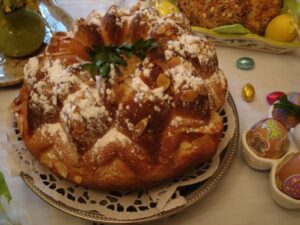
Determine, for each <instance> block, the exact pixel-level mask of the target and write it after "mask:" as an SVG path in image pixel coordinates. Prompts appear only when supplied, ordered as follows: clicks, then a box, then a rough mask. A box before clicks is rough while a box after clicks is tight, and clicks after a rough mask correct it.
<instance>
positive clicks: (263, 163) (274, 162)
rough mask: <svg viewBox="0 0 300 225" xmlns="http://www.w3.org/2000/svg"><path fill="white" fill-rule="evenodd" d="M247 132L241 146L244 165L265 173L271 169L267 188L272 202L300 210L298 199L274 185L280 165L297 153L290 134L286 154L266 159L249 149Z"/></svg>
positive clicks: (243, 136)
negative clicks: (277, 157)
mask: <svg viewBox="0 0 300 225" xmlns="http://www.w3.org/2000/svg"><path fill="white" fill-rule="evenodd" d="M247 132H248V130H247V131H244V133H243V135H242V146H243V148H242V152H243V157H244V159H245V161H246V163H247V164H248V165H249V166H250V167H251V168H253V169H256V170H262V171H265V170H270V169H271V172H270V178H269V188H270V192H271V196H272V198H273V200H274V201H275V202H276V203H277V204H279V205H280V206H282V207H284V208H288V209H300V199H295V198H292V197H290V196H288V195H287V194H285V193H284V192H283V191H281V190H280V189H279V188H278V186H277V183H276V174H277V171H278V169H279V166H280V165H281V163H282V162H283V161H284V160H285V159H286V158H287V157H289V156H290V155H291V154H294V153H296V152H298V151H297V147H296V145H295V143H294V142H293V139H292V135H291V133H290V134H289V139H290V146H289V148H288V150H287V152H286V153H285V154H284V155H283V156H282V157H281V158H279V159H267V158H263V157H260V156H258V155H256V154H255V152H254V151H252V150H251V149H250V147H249V145H248V143H247V140H246V135H247Z"/></svg>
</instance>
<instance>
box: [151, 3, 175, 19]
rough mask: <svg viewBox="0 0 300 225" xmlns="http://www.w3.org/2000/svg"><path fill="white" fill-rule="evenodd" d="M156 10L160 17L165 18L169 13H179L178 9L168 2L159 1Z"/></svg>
mask: <svg viewBox="0 0 300 225" xmlns="http://www.w3.org/2000/svg"><path fill="white" fill-rule="evenodd" d="M156 9H157V11H158V12H159V14H160V15H162V16H165V15H168V14H170V13H174V12H179V9H178V8H177V6H176V5H174V4H172V3H171V2H169V1H160V2H158V3H157V5H156Z"/></svg>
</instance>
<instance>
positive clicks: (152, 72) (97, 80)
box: [11, 6, 227, 190]
mask: <svg viewBox="0 0 300 225" xmlns="http://www.w3.org/2000/svg"><path fill="white" fill-rule="evenodd" d="M149 40H150V41H149ZM137 43H142V44H143V43H144V44H145V43H146V44H147V45H148V47H149V44H150V45H151V44H155V46H156V47H154V45H153V46H152V45H151V46H152V47H153V48H151V49H150V48H149V49H148V50H149V51H146V52H145V51H144V56H143V57H138V56H139V55H138V54H131V56H130V55H129V54H125V53H126V52H119V50H120V49H121V48H123V49H129V50H130V49H131V50H132V46H135V50H136V52H139V49H138V48H139V47H141V46H138V45H139V44H137ZM120 46H121V47H120ZM126 46H127V47H126ZM130 46H131V47H130ZM151 46H150V47H151ZM101 49H102V50H101ZM103 49H104V50H103ZM105 49H110V50H111V52H114V53H116V52H117V53H118V54H117V58H118V60H121V62H122V63H119V64H114V63H111V64H109V63H106V67H101V65H103V62H104V61H101V60H100V59H101V57H104V58H105V57H106V56H107V55H109V57H110V59H111V60H112V61H113V60H116V59H115V58H114V57H115V55H110V53H109V54H108V53H104V52H105V51H106V50H105ZM144 50H145V49H144ZM95 51H96V53H95ZM132 51H133V50H132ZM127 53H128V52H127ZM93 54H94V57H91V55H93ZM95 54H96V55H95ZM103 54H106V56H103ZM120 56H121V57H120ZM97 57H98V58H97ZM99 57H100V59H99ZM95 58H96V61H94V60H95ZM124 61H125V62H124ZM105 62H110V61H105ZM114 62H115V61H114ZM116 62H117V61H116ZM86 65H94V66H95V67H96V70H94V71H93V70H89V69H86V68H87V67H88V66H86ZM107 65H108V66H107ZM100 67H101V69H100V70H97V68H100ZM103 68H105V70H106V72H103V71H104V69H103ZM102 69H103V71H102ZM102 72H103V73H102ZM24 73H25V79H24V83H23V86H22V88H21V90H20V94H19V96H18V97H17V98H16V99H15V100H14V102H13V103H12V106H11V110H12V111H13V113H14V117H15V118H16V121H17V124H18V127H19V129H20V132H21V135H22V139H23V141H24V143H25V145H26V147H27V148H28V150H29V151H30V152H31V153H32V154H33V155H34V156H35V157H36V158H37V159H38V160H39V161H40V162H41V163H42V164H44V165H45V166H47V167H48V168H49V169H50V170H52V171H53V172H54V173H56V174H58V175H59V176H60V177H62V178H65V179H67V180H69V181H71V182H74V183H76V184H79V185H83V186H85V187H92V188H99V189H106V190H136V189H140V188H147V187H150V186H154V185H157V184H160V183H161V182H163V181H166V180H169V179H171V178H173V177H175V176H177V175H180V174H182V173H183V172H185V171H187V170H188V169H191V168H193V167H195V166H196V165H198V164H200V163H203V162H205V161H207V160H209V159H210V158H211V157H212V156H213V155H214V154H215V152H216V150H217V148H218V145H219V142H220V139H221V134H222V130H223V123H222V119H221V117H220V116H219V114H218V111H219V110H220V108H221V107H222V105H223V104H224V101H225V96H226V91H227V81H226V78H225V77H224V75H223V73H222V71H221V70H220V69H219V68H218V60H217V55H216V52H215V49H214V46H213V44H212V43H210V42H208V41H207V40H206V39H205V38H204V37H199V36H193V35H192V34H191V29H190V26H189V21H188V20H187V19H186V18H185V17H184V16H183V15H182V14H180V13H175V14H170V15H168V16H165V17H160V16H159V15H158V13H157V11H156V10H155V9H153V8H135V9H131V10H121V9H119V8H118V7H117V6H112V7H111V8H110V9H109V10H108V11H107V13H106V14H105V15H103V16H102V15H100V14H99V13H97V12H95V11H94V12H92V13H91V14H90V15H89V16H88V17H87V18H86V19H79V20H78V21H77V22H76V25H75V26H74V29H73V30H72V31H69V32H65V33H63V32H58V33H53V36H52V39H51V41H50V43H49V44H48V46H47V47H46V49H45V51H44V52H43V53H42V54H40V55H39V56H37V57H33V58H31V59H30V60H29V61H28V63H27V65H26V66H25V68H24ZM93 73H94V74H93Z"/></svg>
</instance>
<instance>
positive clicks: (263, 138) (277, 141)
mask: <svg viewBox="0 0 300 225" xmlns="http://www.w3.org/2000/svg"><path fill="white" fill-rule="evenodd" d="M246 140H247V144H248V146H249V148H250V149H251V150H252V151H253V152H254V153H255V154H256V155H258V156H260V157H263V158H268V159H279V158H281V157H282V156H283V155H284V154H285V153H286V152H287V150H288V147H289V144H290V140H289V136H288V130H287V128H286V127H285V126H284V125H283V124H282V123H281V122H279V121H277V120H275V119H272V118H267V119H263V120H260V121H259V122H257V123H256V124H255V125H254V126H253V127H252V128H251V129H250V130H249V131H248V132H247V135H246Z"/></svg>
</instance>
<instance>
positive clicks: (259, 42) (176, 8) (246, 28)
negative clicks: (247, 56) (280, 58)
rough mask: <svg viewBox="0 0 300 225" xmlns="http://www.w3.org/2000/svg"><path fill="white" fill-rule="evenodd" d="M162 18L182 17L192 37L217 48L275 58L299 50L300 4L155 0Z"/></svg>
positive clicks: (284, 0)
mask: <svg viewBox="0 0 300 225" xmlns="http://www.w3.org/2000/svg"><path fill="white" fill-rule="evenodd" d="M153 4H155V7H156V9H157V10H158V11H159V13H160V14H162V15H165V14H169V13H174V12H181V13H183V14H184V15H185V16H186V17H187V18H188V19H189V20H190V22H191V25H192V29H193V31H194V33H195V34H196V35H197V34H201V33H202V34H205V35H206V36H207V38H208V39H210V40H212V41H213V42H214V43H215V44H217V45H223V46H231V47H238V48H244V49H252V50H258V51H264V52H271V53H276V54H281V53H286V52H290V51H293V50H295V49H297V48H299V47H300V0H228V1H223V0H215V1H207V0H157V1H154V3H153Z"/></svg>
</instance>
